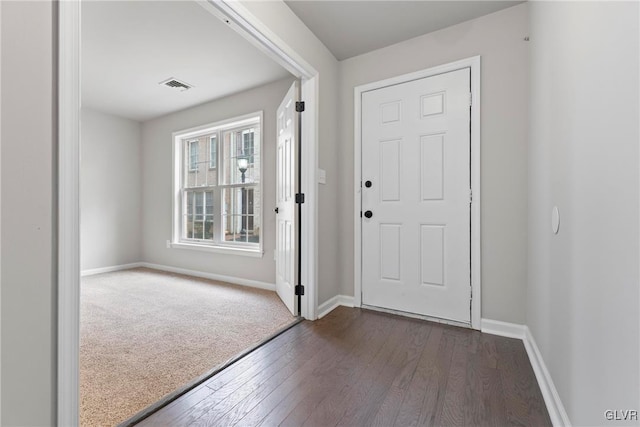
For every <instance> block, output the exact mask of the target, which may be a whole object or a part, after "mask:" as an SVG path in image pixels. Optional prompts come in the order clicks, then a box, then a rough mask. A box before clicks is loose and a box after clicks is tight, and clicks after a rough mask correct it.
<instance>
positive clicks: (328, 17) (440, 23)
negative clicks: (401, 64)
mask: <svg viewBox="0 0 640 427" xmlns="http://www.w3.org/2000/svg"><path fill="white" fill-rule="evenodd" d="M286 3H287V5H288V6H289V8H291V10H292V11H293V12H294V13H295V14H296V15H298V17H299V18H300V19H301V20H302V21H303V22H304V23H305V25H306V26H307V27H309V29H310V30H311V31H313V33H314V34H315V35H316V37H318V38H319V39H320V40H321V41H322V43H324V45H325V46H326V47H327V48H328V49H329V50H330V51H331V53H333V55H334V56H335V57H336V58H337V59H338V60H343V59H347V58H351V57H352V56H356V55H361V54H363V53H366V52H370V51H372V50H375V49H380V48H382V47H385V46H389V45H392V44H394V43H398V42H401V41H403V40H408V39H410V38H413V37H417V36H419V35H422V34H426V33H430V32H432V31H437V30H440V29H442V28H445V27H448V26H451V25H455V24H459V23H461V22H464V21H468V20H470V19H474V18H477V17H479V16H482V15H487V14H489V13H493V12H496V11H498V10H500V9H505V8H507V7H511V6H514V5H516V4H518V3H523V1H477V0H476V1H457V0H449V1H430V0H422V1H415V0H414V1H370V0H347V1H333V0H321V1H318V0H311V1H307V0H286Z"/></svg>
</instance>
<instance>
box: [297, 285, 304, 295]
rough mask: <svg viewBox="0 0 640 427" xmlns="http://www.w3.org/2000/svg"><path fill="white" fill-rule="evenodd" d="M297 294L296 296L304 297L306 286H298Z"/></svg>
mask: <svg viewBox="0 0 640 427" xmlns="http://www.w3.org/2000/svg"><path fill="white" fill-rule="evenodd" d="M295 292H296V295H304V286H302V285H296V287H295Z"/></svg>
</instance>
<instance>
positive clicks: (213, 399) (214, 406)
mask: <svg viewBox="0 0 640 427" xmlns="http://www.w3.org/2000/svg"><path fill="white" fill-rule="evenodd" d="M357 317H358V316H357V313H349V312H345V313H344V316H339V315H337V316H336V317H335V318H333V319H329V320H328V321H326V322H325V326H326V327H331V326H333V327H334V328H335V330H336V331H340V330H343V329H344V330H349V328H348V326H349V324H350V322H351V321H352V320H354V319H356V318H357ZM309 323H310V322H309ZM311 329H313V326H311ZM313 338H314V335H313V334H306V335H302V336H299V337H298V339H296V340H295V341H291V342H288V343H285V344H284V345H281V346H279V348H278V349H277V350H275V351H272V352H269V354H268V355H267V356H265V357H263V358H262V359H258V360H256V361H254V363H252V365H251V366H250V367H247V366H246V363H245V364H242V365H241V366H242V368H243V370H242V371H240V372H237V371H236V372H234V373H235V374H236V375H235V376H234V377H231V378H229V376H222V375H221V376H215V377H214V378H212V379H211V380H210V381H208V382H206V383H205V385H206V386H207V387H209V388H211V389H212V390H213V391H214V393H212V394H211V395H210V396H209V397H208V398H207V399H206V400H203V401H201V402H199V403H198V404H196V405H194V406H192V407H191V408H189V409H188V410H187V411H184V412H182V413H180V414H175V415H174V416H173V418H172V419H171V421H170V423H171V424H172V425H176V426H177V425H194V424H195V423H196V422H197V423H199V424H200V425H208V424H209V421H211V422H213V420H215V419H216V418H217V417H218V416H222V415H224V414H225V413H226V412H227V411H228V410H230V409H231V407H233V406H235V404H236V403H237V402H236V403H234V404H231V401H229V405H230V406H229V405H224V403H225V401H227V400H228V399H230V398H231V396H232V395H234V394H235V393H236V391H238V390H239V389H240V387H242V386H243V385H245V384H247V383H249V387H251V388H252V389H255V388H256V387H257V386H258V385H259V384H260V383H259V382H258V383H257V384H256V380H255V378H262V379H263V380H265V379H268V378H269V377H270V376H272V375H275V374H276V373H277V372H278V371H279V370H280V369H282V368H283V367H284V366H285V365H286V364H287V363H289V362H290V360H291V359H292V358H293V357H295V354H296V349H303V348H304V347H305V346H306V345H307V344H308V343H309V340H313ZM285 342H286V341H285ZM265 377H266V378H265ZM244 392H245V393H246V392H247V389H246V388H245V390H244Z"/></svg>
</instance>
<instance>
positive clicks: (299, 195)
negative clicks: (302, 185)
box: [296, 193, 304, 204]
mask: <svg viewBox="0 0 640 427" xmlns="http://www.w3.org/2000/svg"><path fill="white" fill-rule="evenodd" d="M296 203H298V204H303V203H304V193H297V194H296Z"/></svg>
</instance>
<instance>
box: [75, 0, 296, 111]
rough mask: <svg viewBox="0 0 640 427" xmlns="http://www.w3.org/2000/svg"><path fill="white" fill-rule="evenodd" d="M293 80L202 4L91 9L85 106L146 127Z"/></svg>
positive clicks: (85, 14)
mask: <svg viewBox="0 0 640 427" xmlns="http://www.w3.org/2000/svg"><path fill="white" fill-rule="evenodd" d="M286 76H290V74H289V73H287V71H285V70H284V69H283V68H282V67H281V66H279V65H277V64H276V63H275V62H274V61H272V60H271V59H269V58H268V57H267V56H265V55H264V54H263V53H262V52H260V51H259V50H258V49H257V48H255V47H254V46H253V45H251V44H250V43H249V42H248V41H246V40H245V39H243V38H242V37H241V36H240V35H238V34H237V33H235V32H234V31H233V30H231V29H229V28H227V27H226V24H224V23H223V22H222V21H220V20H219V19H218V18H216V17H214V16H213V15H212V14H210V13H209V12H208V11H206V10H205V9H204V8H202V7H201V6H200V5H199V4H197V3H196V2H195V1H85V2H83V6H82V103H83V105H84V106H87V107H90V108H94V109H97V110H100V111H103V112H106V113H111V114H115V115H118V116H122V117H127V118H131V119H134V120H137V121H144V120H148V119H151V118H154V117H158V116H161V115H164V114H167V113H170V112H174V111H178V110H181V109H184V108H188V107H191V106H194V105H197V104H201V103H203V102H206V101H210V100H212V99H216V98H221V97H224V96H226V95H230V94H233V93H237V92H240V91H242V90H246V89H249V88H252V87H257V86H260V85H263V84H265V83H268V82H272V81H275V80H278V79H281V78H284V77H286ZM171 77H173V78H176V79H178V80H182V81H184V82H186V83H189V84H191V85H193V86H194V88H193V89H190V90H188V91H185V92H179V91H177V90H174V89H170V88H168V87H165V86H161V85H159V84H158V83H159V82H161V81H163V80H166V79H168V78H171Z"/></svg>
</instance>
